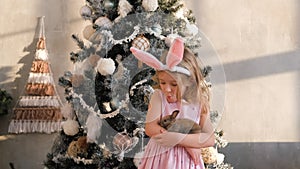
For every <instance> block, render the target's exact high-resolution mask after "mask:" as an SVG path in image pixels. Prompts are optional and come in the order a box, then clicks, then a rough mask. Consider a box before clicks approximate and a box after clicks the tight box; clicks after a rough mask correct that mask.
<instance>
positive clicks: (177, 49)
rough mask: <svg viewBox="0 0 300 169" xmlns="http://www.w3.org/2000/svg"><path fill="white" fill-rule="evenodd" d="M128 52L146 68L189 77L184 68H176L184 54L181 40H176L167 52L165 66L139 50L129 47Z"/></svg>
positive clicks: (187, 71)
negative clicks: (146, 66) (145, 65)
mask: <svg viewBox="0 0 300 169" xmlns="http://www.w3.org/2000/svg"><path fill="white" fill-rule="evenodd" d="M130 51H131V52H132V54H133V55H134V56H135V57H136V58H137V59H138V60H140V61H141V62H143V63H145V64H147V65H148V66H150V67H152V68H154V69H156V70H169V71H171V72H179V73H183V74H185V75H188V76H190V75H191V73H190V72H189V70H187V69H186V68H183V67H180V66H177V65H178V64H179V63H180V62H181V60H182V58H183V52H184V44H183V40H182V39H181V38H176V39H175V40H174V41H173V43H172V44H171V47H170V49H169V51H168V55H167V58H166V65H164V64H163V63H161V62H160V61H159V60H158V59H157V58H156V57H155V56H153V55H152V54H150V53H148V52H145V51H143V50H139V49H137V48H135V47H131V48H130Z"/></svg>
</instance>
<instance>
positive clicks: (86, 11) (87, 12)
mask: <svg viewBox="0 0 300 169" xmlns="http://www.w3.org/2000/svg"><path fill="white" fill-rule="evenodd" d="M80 15H81V17H82V18H83V19H89V18H90V17H91V15H92V9H91V8H90V7H89V6H87V5H85V6H83V7H81V8H80Z"/></svg>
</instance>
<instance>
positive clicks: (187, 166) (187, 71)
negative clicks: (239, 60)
mask: <svg viewBox="0 0 300 169" xmlns="http://www.w3.org/2000/svg"><path fill="white" fill-rule="evenodd" d="M131 52H132V53H133V54H134V55H135V57H137V58H138V59H139V60H140V61H142V62H144V63H145V64H147V65H149V66H151V67H153V68H154V69H156V78H157V81H158V89H156V90H155V92H154V93H153V95H152V96H151V100H150V103H149V108H148V113H147V116H146V123H145V132H146V134H147V135H148V136H149V137H151V139H150V140H149V142H148V144H147V148H146V150H145V152H144V157H143V159H142V163H141V165H140V166H139V169H194V168H195V169H204V163H203V161H202V159H201V155H200V153H201V150H200V148H202V147H208V146H213V145H214V139H215V138H214V134H213V127H212V125H211V122H210V119H209V103H208V102H209V92H208V88H207V86H206V84H205V82H204V78H203V76H202V74H201V71H200V69H199V64H198V62H197V59H196V58H195V55H194V54H193V53H192V52H191V51H190V50H189V49H186V48H184V44H183V41H182V40H181V39H180V38H176V39H175V40H174V41H173V43H172V45H171V47H170V49H169V51H168V54H167V57H166V65H164V64H163V63H161V62H160V61H159V60H158V59H156V58H155V57H154V56H152V55H151V54H149V53H147V52H144V51H141V50H138V49H136V48H131ZM174 110H179V111H180V112H179V114H178V116H177V118H188V119H191V120H193V121H195V122H197V123H199V125H200V127H201V133H197V134H182V133H176V132H168V131H166V130H165V129H164V128H162V127H161V126H160V125H159V124H158V122H159V121H160V119H161V118H162V117H163V116H166V115H170V114H171V113H172V112H173V111H174Z"/></svg>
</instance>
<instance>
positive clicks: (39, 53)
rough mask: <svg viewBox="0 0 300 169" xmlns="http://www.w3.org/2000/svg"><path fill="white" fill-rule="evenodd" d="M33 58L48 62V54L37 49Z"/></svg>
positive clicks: (44, 50)
mask: <svg viewBox="0 0 300 169" xmlns="http://www.w3.org/2000/svg"><path fill="white" fill-rule="evenodd" d="M35 58H36V59H39V60H48V52H47V50H46V49H38V50H36V52H35Z"/></svg>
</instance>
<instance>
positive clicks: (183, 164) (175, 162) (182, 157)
mask: <svg viewBox="0 0 300 169" xmlns="http://www.w3.org/2000/svg"><path fill="white" fill-rule="evenodd" d="M153 95H156V96H152V98H153V97H154V98H155V97H160V98H161V101H162V116H166V115H169V114H172V112H173V111H174V110H180V113H179V114H178V116H177V118H188V119H191V120H193V121H195V122H197V123H199V120H200V114H199V112H200V106H199V105H191V104H187V103H186V102H185V101H182V103H181V109H180V106H179V105H178V104H177V103H168V102H167V100H166V97H165V96H164V94H163V93H162V92H161V90H156V91H155V92H154V94H153ZM158 100H159V99H158ZM152 103H153V102H152ZM152 106H154V105H152ZM138 168H139V169H204V168H205V167H204V163H203V161H202V160H201V162H200V164H198V165H195V163H194V161H193V160H192V159H191V157H190V155H189V154H188V153H187V151H186V150H185V148H184V147H182V146H175V147H164V146H161V145H160V144H157V143H156V141H155V140H154V139H150V140H149V142H148V144H147V147H146V149H145V152H144V156H143V158H142V162H141V164H140V166H139V167H138Z"/></svg>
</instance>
